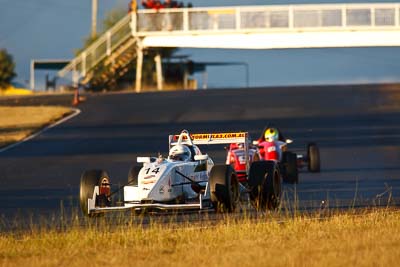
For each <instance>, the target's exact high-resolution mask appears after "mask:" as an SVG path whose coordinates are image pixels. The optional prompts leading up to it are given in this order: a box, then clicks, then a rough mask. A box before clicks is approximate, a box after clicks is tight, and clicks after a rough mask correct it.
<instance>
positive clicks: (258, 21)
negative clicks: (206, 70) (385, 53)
mask: <svg viewBox="0 0 400 267" xmlns="http://www.w3.org/2000/svg"><path fill="white" fill-rule="evenodd" d="M399 9H400V5H399V3H385V4H371V3H368V4H317V5H279V6H238V7H217V8H182V9H160V10H158V11H155V10H140V11H139V12H138V14H137V20H132V24H133V25H132V28H133V30H134V31H135V29H136V34H138V35H139V36H149V35H157V34H166V33H168V34H170V33H188V32H190V33H204V32H205V31H207V32H210V31H211V32H215V31H217V32H226V31H228V32H233V31H234V32H238V33H242V32H252V31H255V32H260V31H261V32H265V31H285V30H289V31H291V30H352V29H372V28H374V29H375V28H395V27H396V28H399V27H400V26H399V25H400V20H399ZM135 22H137V24H136V25H135Z"/></svg>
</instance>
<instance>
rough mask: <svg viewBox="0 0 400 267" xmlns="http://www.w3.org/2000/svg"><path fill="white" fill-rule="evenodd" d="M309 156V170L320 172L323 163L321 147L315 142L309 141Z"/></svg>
mask: <svg viewBox="0 0 400 267" xmlns="http://www.w3.org/2000/svg"><path fill="white" fill-rule="evenodd" d="M307 157H308V171H310V172H320V171H321V163H320V155H319V148H318V146H317V144H315V143H309V144H308V145H307Z"/></svg>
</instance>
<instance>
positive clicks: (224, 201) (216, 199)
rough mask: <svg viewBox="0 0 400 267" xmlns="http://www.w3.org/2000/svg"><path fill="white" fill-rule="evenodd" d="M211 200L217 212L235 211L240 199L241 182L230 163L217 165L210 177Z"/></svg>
mask: <svg viewBox="0 0 400 267" xmlns="http://www.w3.org/2000/svg"><path fill="white" fill-rule="evenodd" d="M209 186H210V197H211V202H212V204H213V206H214V208H215V211H216V212H233V211H234V210H235V208H236V205H237V203H238V201H239V182H238V180H237V175H236V172H235V170H234V169H233V168H232V166H230V165H215V166H214V167H213V168H212V169H211V172H210V178H209Z"/></svg>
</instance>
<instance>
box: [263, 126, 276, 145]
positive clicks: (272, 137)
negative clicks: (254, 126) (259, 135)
mask: <svg viewBox="0 0 400 267" xmlns="http://www.w3.org/2000/svg"><path fill="white" fill-rule="evenodd" d="M278 136H279V132H278V129H276V128H267V129H266V130H265V133H264V137H265V140H266V141H268V142H273V141H276V140H278Z"/></svg>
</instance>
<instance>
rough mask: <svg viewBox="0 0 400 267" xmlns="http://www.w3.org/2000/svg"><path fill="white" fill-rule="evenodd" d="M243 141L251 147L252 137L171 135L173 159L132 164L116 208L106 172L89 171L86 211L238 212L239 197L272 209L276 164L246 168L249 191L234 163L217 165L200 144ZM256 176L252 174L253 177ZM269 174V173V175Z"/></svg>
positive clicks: (83, 191) (83, 197)
mask: <svg viewBox="0 0 400 267" xmlns="http://www.w3.org/2000/svg"><path fill="white" fill-rule="evenodd" d="M230 143H243V144H245V147H248V144H249V140H248V133H246V132H239V133H217V134H193V135H190V134H189V132H188V131H186V130H183V131H182V132H181V133H180V134H179V135H170V136H169V147H170V151H169V156H168V158H162V157H161V156H160V157H138V158H137V162H138V163H142V164H143V166H133V167H132V168H131V170H130V171H129V175H128V184H127V185H126V186H124V187H122V188H120V190H121V189H123V192H124V201H123V205H121V206H117V205H115V206H113V205H112V195H113V194H114V193H115V192H113V193H112V192H111V183H110V178H109V176H108V174H107V173H106V172H105V171H102V170H89V171H85V172H84V173H83V174H82V177H81V183H80V204H81V208H82V211H83V212H84V213H85V214H87V215H89V216H91V215H94V214H98V213H104V212H108V211H116V210H126V209H130V210H135V211H142V210H189V209H214V210H215V211H217V212H232V211H234V210H235V208H236V206H237V204H238V202H239V199H240V194H249V195H250V199H251V200H252V202H253V203H254V204H255V206H256V207H260V205H262V206H263V207H264V209H265V208H269V209H273V208H276V207H277V205H279V199H280V193H281V192H280V190H281V186H280V183H281V181H280V180H279V179H280V178H279V177H280V175H279V173H278V172H279V169H278V167H277V166H272V165H271V164H266V165H265V166H264V165H263V166H258V165H260V164H258V165H257V166H255V168H254V170H253V171H252V168H250V166H249V164H247V166H248V168H247V170H249V173H250V174H249V181H248V185H246V186H247V187H244V186H243V185H241V184H240V183H239V182H238V179H237V175H236V172H235V170H234V169H233V168H232V167H231V166H230V165H225V164H224V165H215V164H214V162H213V160H212V159H211V158H210V157H209V156H208V155H206V154H202V153H201V151H200V149H199V148H198V146H197V145H202V144H207V145H210V144H230ZM252 173H253V174H252ZM270 174H271V175H270Z"/></svg>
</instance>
